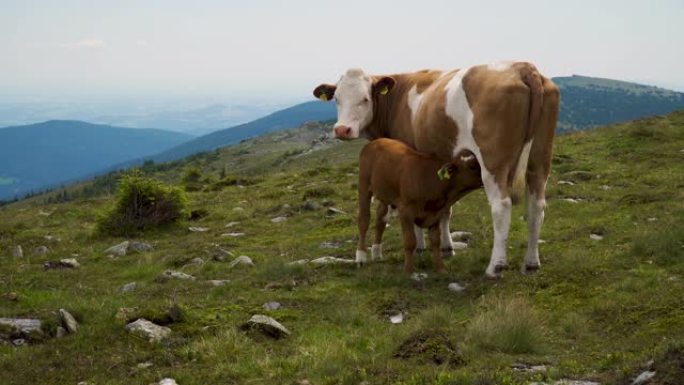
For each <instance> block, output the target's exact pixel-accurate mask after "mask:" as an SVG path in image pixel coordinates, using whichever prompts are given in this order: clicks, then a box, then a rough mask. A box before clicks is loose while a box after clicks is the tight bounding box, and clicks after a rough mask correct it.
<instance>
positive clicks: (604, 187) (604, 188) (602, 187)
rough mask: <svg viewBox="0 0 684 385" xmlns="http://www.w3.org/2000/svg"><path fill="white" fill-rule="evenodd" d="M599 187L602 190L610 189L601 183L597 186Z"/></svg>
mask: <svg viewBox="0 0 684 385" xmlns="http://www.w3.org/2000/svg"><path fill="white" fill-rule="evenodd" d="M599 188H600V189H601V190H604V191H608V190H610V189H611V187H610V186H608V185H607V184H602V185H600V186H599Z"/></svg>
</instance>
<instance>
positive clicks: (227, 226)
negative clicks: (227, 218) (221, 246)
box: [224, 222, 240, 228]
mask: <svg viewBox="0 0 684 385" xmlns="http://www.w3.org/2000/svg"><path fill="white" fill-rule="evenodd" d="M239 224H240V222H229V223H227V224H226V225H225V226H224V227H225V228H231V227H233V226H237V225H239Z"/></svg>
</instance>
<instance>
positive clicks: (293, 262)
mask: <svg viewBox="0 0 684 385" xmlns="http://www.w3.org/2000/svg"><path fill="white" fill-rule="evenodd" d="M307 263H309V260H308V259H298V260H296V261H292V262H288V263H286V265H288V266H296V265H306V264H307Z"/></svg>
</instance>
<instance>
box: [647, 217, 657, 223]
mask: <svg viewBox="0 0 684 385" xmlns="http://www.w3.org/2000/svg"><path fill="white" fill-rule="evenodd" d="M647 221H649V222H657V221H658V218H656V217H651V218H648V219H647Z"/></svg>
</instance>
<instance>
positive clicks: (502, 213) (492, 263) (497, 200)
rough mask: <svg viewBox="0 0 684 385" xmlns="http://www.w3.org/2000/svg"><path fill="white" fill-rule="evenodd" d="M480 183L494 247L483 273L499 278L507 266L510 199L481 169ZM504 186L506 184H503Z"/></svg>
mask: <svg viewBox="0 0 684 385" xmlns="http://www.w3.org/2000/svg"><path fill="white" fill-rule="evenodd" d="M482 181H483V183H484V187H485V192H486V193H487V200H488V201H489V205H490V207H491V211H492V223H493V225H494V246H493V247H492V256H491V258H490V260H489V266H487V270H486V271H485V275H486V276H487V277H488V278H492V279H497V278H501V273H502V271H503V270H504V269H505V268H506V267H507V266H508V263H507V262H506V248H507V247H508V246H507V245H508V232H509V231H510V228H511V206H512V203H511V198H510V197H509V196H508V190H507V189H505V188H501V187H500V185H499V184H498V183H497V182H496V180H495V178H494V175H492V174H490V173H489V172H487V171H486V170H485V169H484V168H483V169H482ZM504 186H506V184H504Z"/></svg>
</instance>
